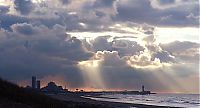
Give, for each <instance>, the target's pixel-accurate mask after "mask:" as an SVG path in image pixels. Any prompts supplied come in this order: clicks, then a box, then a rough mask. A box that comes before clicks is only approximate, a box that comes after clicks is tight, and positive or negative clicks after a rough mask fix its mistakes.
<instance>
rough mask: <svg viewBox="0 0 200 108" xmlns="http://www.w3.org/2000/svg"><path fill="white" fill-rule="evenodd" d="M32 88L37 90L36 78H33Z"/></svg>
mask: <svg viewBox="0 0 200 108" xmlns="http://www.w3.org/2000/svg"><path fill="white" fill-rule="evenodd" d="M32 88H33V89H36V77H35V76H32Z"/></svg>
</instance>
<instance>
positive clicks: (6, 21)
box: [0, 14, 30, 30]
mask: <svg viewBox="0 0 200 108" xmlns="http://www.w3.org/2000/svg"><path fill="white" fill-rule="evenodd" d="M29 21H30V20H29V19H28V18H25V17H21V16H16V15H10V14H0V27H1V28H4V29H7V30H11V28H10V26H11V25H13V24H16V23H25V22H29Z"/></svg>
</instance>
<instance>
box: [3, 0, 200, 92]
mask: <svg viewBox="0 0 200 108" xmlns="http://www.w3.org/2000/svg"><path fill="white" fill-rule="evenodd" d="M199 17H200V16H199V1H198V0H0V77H1V78H3V79H6V80H8V81H11V82H14V83H16V84H18V85H20V86H26V85H28V84H29V85H30V82H31V76H37V78H38V79H40V80H41V82H42V86H45V85H46V84H47V83H48V82H50V81H54V82H56V83H57V84H58V85H61V86H63V87H64V86H66V87H67V88H69V89H70V90H73V89H76V88H79V89H84V90H88V91H89V90H139V89H140V88H141V86H142V85H145V88H146V89H147V90H151V91H154V92H167V93H199V88H200V87H199V77H200V75H199V34H200V33H199Z"/></svg>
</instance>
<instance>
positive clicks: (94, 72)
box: [78, 60, 104, 90]
mask: <svg viewBox="0 0 200 108" xmlns="http://www.w3.org/2000/svg"><path fill="white" fill-rule="evenodd" d="M78 67H79V68H80V69H81V71H82V74H83V77H84V79H85V83H86V84H85V86H86V87H88V88H91V89H93V90H97V89H103V88H104V83H103V80H102V78H101V74H100V72H101V71H100V63H99V60H88V61H81V62H79V64H78Z"/></svg>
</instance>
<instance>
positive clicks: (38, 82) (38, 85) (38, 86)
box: [37, 80, 40, 89]
mask: <svg viewBox="0 0 200 108" xmlns="http://www.w3.org/2000/svg"><path fill="white" fill-rule="evenodd" d="M37 89H40V80H37Z"/></svg>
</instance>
